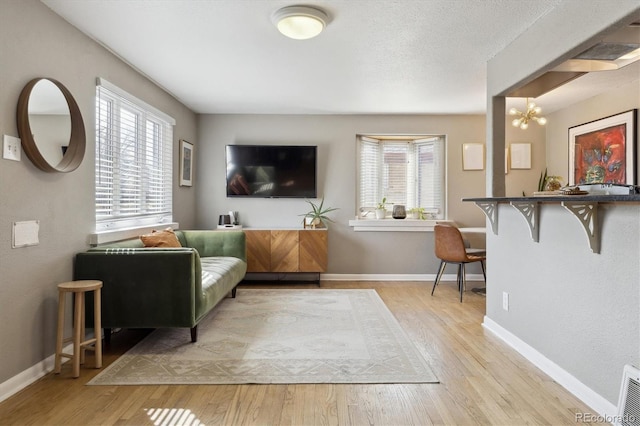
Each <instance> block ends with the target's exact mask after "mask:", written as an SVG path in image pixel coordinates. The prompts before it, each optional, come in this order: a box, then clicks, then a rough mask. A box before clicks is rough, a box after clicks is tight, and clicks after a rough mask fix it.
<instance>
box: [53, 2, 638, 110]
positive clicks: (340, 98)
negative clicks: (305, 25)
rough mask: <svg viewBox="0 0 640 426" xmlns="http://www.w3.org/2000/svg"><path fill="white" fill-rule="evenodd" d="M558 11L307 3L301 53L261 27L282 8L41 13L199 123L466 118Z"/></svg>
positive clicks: (138, 7) (129, 7)
mask: <svg viewBox="0 0 640 426" xmlns="http://www.w3.org/2000/svg"><path fill="white" fill-rule="evenodd" d="M560 1H561V0H536V1H521V0H482V1H477V0H316V1H314V2H313V5H314V6H316V7H320V8H322V9H324V10H325V11H326V12H327V13H328V14H329V15H330V17H331V22H330V23H329V25H328V26H327V28H326V29H325V31H324V32H323V33H322V34H321V35H320V36H318V37H316V38H314V39H311V40H304V41H301V40H290V39H288V38H286V37H284V36H282V35H281V34H280V33H278V31H277V30H276V28H275V27H274V26H273V24H272V23H271V14H272V13H273V12H274V11H276V10H278V9H279V8H281V7H284V6H289V5H292V4H296V3H295V2H293V3H292V2H290V1H289V2H287V1H278V0H209V1H204V0H155V1H149V0H147V1H143V0H119V1H112V0H43V3H45V4H46V5H47V6H49V7H50V8H51V9H52V10H53V11H54V12H56V13H57V14H59V15H61V16H62V17H63V18H64V19H66V20H67V21H69V22H70V23H71V24H73V25H74V26H76V27H77V28H79V29H80V30H81V31H83V32H84V33H86V34H87V35H89V36H90V37H92V38H93V39H95V40H97V41H98V42H99V43H101V44H103V45H104V46H106V47H107V48H109V49H110V50H111V51H113V52H114V53H116V54H117V55H118V56H120V57H121V58H122V59H123V60H124V61H126V62H128V63H129V64H131V65H132V66H133V67H135V68H136V69H138V70H139V71H141V72H142V73H144V74H145V75H147V76H148V77H149V78H151V79H152V80H154V81H155V82H156V83H158V84H159V85H160V86H162V87H164V88H165V89H166V90H168V91H169V92H170V93H172V94H173V95H174V96H175V97H176V98H178V99H179V100H181V101H182V102H183V103H184V104H185V105H187V106H188V107H190V108H191V109H193V110H194V111H196V112H199V113H261V114H368V113H372V114H411V113H417V114H475V113H484V112H485V109H486V62H487V61H488V60H489V59H491V58H492V57H493V56H494V55H496V54H497V53H498V52H500V51H501V50H502V49H503V48H504V47H505V46H507V45H508V44H509V43H510V42H511V41H513V40H514V39H515V38H517V37H518V35H519V34H521V33H523V32H524V31H525V30H526V29H527V28H528V27H529V26H531V25H532V24H534V23H535V22H536V20H538V19H539V18H540V17H542V16H544V15H545V14H546V13H548V12H549V11H550V10H552V9H553V8H554V7H555V6H556V5H557V4H558V3H560ZM636 72H637V68H636ZM578 80H580V79H578ZM553 101H554V99H553V98H551V100H550V102H553ZM555 102H556V103H558V101H557V100H555ZM540 104H541V105H542V106H543V107H544V105H543V104H542V103H540Z"/></svg>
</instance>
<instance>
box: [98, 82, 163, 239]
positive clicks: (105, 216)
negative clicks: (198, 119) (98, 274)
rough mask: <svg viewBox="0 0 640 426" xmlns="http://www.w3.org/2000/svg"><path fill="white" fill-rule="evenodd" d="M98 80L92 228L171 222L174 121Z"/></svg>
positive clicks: (117, 227) (103, 228)
mask: <svg viewBox="0 0 640 426" xmlns="http://www.w3.org/2000/svg"><path fill="white" fill-rule="evenodd" d="M102 83H103V84H99V85H98V86H97V93H96V99H97V100H96V117H97V120H96V182H95V191H96V230H97V231H100V230H106V229H121V228H127V227H134V226H142V225H149V224H155V223H163V222H171V221H172V164H173V160H172V141H173V124H175V123H174V122H173V119H172V118H171V117H168V116H166V115H164V114H163V113H161V112H158V111H157V110H155V109H154V108H152V107H150V106H148V105H147V104H145V103H144V102H142V101H139V100H137V99H136V98H135V97H133V96H131V95H129V94H127V93H126V92H123V91H122V90H121V89H118V88H115V87H114V86H113V85H111V84H109V83H108V82H104V80H103V81H102Z"/></svg>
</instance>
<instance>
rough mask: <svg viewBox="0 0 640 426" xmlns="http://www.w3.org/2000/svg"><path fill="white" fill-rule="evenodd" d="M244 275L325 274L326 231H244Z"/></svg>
mask: <svg viewBox="0 0 640 426" xmlns="http://www.w3.org/2000/svg"><path fill="white" fill-rule="evenodd" d="M244 233H245V235H246V240H247V272H326V270H327V249H328V232H327V230H326V229H298V230H296V229H265V230H251V229H245V230H244Z"/></svg>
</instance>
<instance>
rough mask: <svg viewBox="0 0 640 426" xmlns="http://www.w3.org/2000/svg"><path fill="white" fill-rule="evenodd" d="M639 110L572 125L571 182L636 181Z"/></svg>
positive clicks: (617, 182)
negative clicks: (636, 127)
mask: <svg viewBox="0 0 640 426" xmlns="http://www.w3.org/2000/svg"><path fill="white" fill-rule="evenodd" d="M637 117H638V110H637V109H633V110H630V111H626V112H622V113H620V114H616V115H612V116H610V117H605V118H601V119H599V120H595V121H591V122H589V123H585V124H580V125H579V126H574V127H570V128H569V185H582V184H591V183H616V184H623V185H634V184H635V183H636V174H635V167H636V164H635V163H636V162H635V158H636V153H635V147H636V140H635V138H636V129H635V124H636V120H637Z"/></svg>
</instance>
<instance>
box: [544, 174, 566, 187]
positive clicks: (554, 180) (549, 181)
mask: <svg viewBox="0 0 640 426" xmlns="http://www.w3.org/2000/svg"><path fill="white" fill-rule="evenodd" d="M561 187H562V176H547V178H546V179H545V183H544V190H545V191H557V190H559V189H560V188H561Z"/></svg>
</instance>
